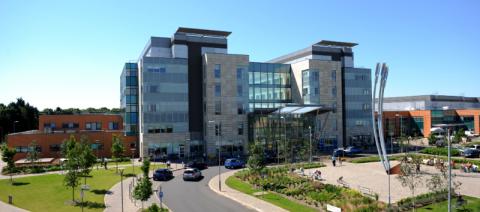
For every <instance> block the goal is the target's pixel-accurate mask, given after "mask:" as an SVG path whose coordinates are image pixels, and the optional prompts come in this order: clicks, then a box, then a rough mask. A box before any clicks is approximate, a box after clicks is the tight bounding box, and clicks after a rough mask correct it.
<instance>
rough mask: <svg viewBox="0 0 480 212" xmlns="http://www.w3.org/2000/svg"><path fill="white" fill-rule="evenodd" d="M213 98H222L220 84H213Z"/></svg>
mask: <svg viewBox="0 0 480 212" xmlns="http://www.w3.org/2000/svg"><path fill="white" fill-rule="evenodd" d="M215 96H222V86H221V84H220V83H215Z"/></svg>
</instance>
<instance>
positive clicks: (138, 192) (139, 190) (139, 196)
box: [133, 177, 153, 210]
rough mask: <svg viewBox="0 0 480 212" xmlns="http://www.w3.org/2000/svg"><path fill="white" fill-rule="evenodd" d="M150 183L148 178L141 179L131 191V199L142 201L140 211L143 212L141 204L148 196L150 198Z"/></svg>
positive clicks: (151, 192)
mask: <svg viewBox="0 0 480 212" xmlns="http://www.w3.org/2000/svg"><path fill="white" fill-rule="evenodd" d="M152 194H153V191H152V182H150V180H149V179H148V177H142V178H140V180H138V183H137V185H136V186H135V188H134V190H133V198H135V199H136V200H140V201H142V210H143V202H145V201H147V200H148V199H149V198H150V196H152Z"/></svg>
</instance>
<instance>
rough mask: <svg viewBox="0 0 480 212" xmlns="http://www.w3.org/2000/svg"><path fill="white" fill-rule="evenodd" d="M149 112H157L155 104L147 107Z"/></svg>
mask: <svg viewBox="0 0 480 212" xmlns="http://www.w3.org/2000/svg"><path fill="white" fill-rule="evenodd" d="M147 111H148V112H157V107H156V105H155V104H149V105H147Z"/></svg>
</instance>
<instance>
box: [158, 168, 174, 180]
mask: <svg viewBox="0 0 480 212" xmlns="http://www.w3.org/2000/svg"><path fill="white" fill-rule="evenodd" d="M172 178H173V173H172V171H170V170H169V169H157V170H155V172H154V173H153V180H170V179H172Z"/></svg>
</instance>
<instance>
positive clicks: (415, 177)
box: [397, 154, 422, 211]
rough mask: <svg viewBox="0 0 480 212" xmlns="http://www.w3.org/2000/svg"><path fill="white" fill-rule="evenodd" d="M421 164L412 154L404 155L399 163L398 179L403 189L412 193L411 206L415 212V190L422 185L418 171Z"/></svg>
mask: <svg viewBox="0 0 480 212" xmlns="http://www.w3.org/2000/svg"><path fill="white" fill-rule="evenodd" d="M420 164H421V158H420V157H418V156H417V155H414V154H406V155H405V157H404V158H403V159H402V161H401V163H400V172H401V173H400V175H398V177H397V178H398V179H399V180H400V182H401V183H402V186H403V187H408V189H410V191H411V192H412V200H413V202H412V205H413V210H414V211H415V188H416V187H417V186H420V185H421V184H422V175H421V174H420V170H419V169H418V168H419V167H420Z"/></svg>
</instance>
